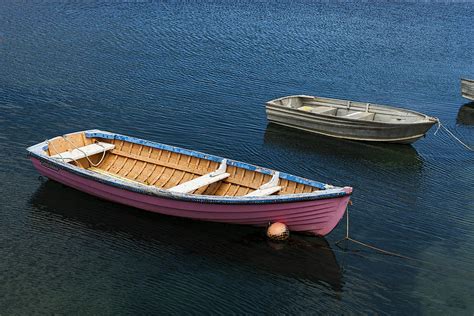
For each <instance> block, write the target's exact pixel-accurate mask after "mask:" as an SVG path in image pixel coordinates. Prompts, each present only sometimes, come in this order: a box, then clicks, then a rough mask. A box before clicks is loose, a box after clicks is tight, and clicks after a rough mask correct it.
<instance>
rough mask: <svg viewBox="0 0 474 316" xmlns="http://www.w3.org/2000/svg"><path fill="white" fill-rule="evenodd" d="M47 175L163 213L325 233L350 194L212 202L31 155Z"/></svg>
mask: <svg viewBox="0 0 474 316" xmlns="http://www.w3.org/2000/svg"><path fill="white" fill-rule="evenodd" d="M31 160H32V162H33V165H34V166H35V168H36V169H37V170H38V171H39V172H40V173H41V174H42V175H44V176H46V177H48V178H49V179H51V180H55V181H57V182H60V183H62V184H65V185H67V186H70V187H72V188H75V189H77V190H80V191H83V192H86V193H89V194H91V195H94V196H97V197H100V198H102V199H105V200H109V201H112V202H116V203H121V204H125V205H129V206H133V207H136V208H139V209H143V210H147V211H151V212H156V213H160V214H166V215H172V216H179V217H187V218H192V219H196V220H203V221H213V222H223V223H234V224H248V225H256V226H265V225H267V224H268V223H269V222H282V223H285V224H286V225H287V226H288V227H289V229H290V230H291V231H301V232H310V233H313V234H316V235H320V236H324V235H326V234H328V233H329V232H331V230H333V228H334V227H336V225H337V223H338V222H339V221H340V219H341V218H342V216H343V215H344V211H345V209H346V206H347V203H348V202H349V199H350V195H345V196H340V197H334V198H328V199H320V200H310V201H300V202H286V203H267V204H246V205H239V204H231V205H227V204H217V203H215V204H210V203H196V202H188V201H180V200H175V199H166V198H161V197H157V196H151V195H145V194H140V193H137V192H133V191H128V190H125V189H121V188H117V187H114V186H110V185H106V184H104V183H101V182H97V181H93V180H90V179H87V178H83V177H81V176H79V175H76V174H74V173H71V172H68V171H66V170H62V169H60V170H53V169H50V168H47V167H45V166H43V165H42V164H41V163H40V162H39V161H38V160H37V159H35V158H31Z"/></svg>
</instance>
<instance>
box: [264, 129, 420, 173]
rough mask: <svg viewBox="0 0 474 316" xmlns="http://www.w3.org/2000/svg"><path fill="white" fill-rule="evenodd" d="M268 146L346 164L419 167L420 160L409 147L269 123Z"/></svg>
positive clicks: (266, 143) (266, 138)
mask: <svg viewBox="0 0 474 316" xmlns="http://www.w3.org/2000/svg"><path fill="white" fill-rule="evenodd" d="M264 144H265V145H267V146H276V147H281V148H284V149H286V150H291V152H292V154H294V153H295V152H301V153H317V154H318V155H326V156H331V158H334V159H337V160H341V161H343V162H344V163H347V162H352V161H353V162H360V161H368V162H370V163H373V164H375V165H382V166H387V165H390V166H404V167H409V168H419V167H421V166H422V163H423V161H422V158H421V156H420V155H419V154H418V152H417V151H416V149H415V148H414V147H412V146H411V145H401V144H386V143H371V142H359V141H350V140H345V139H335V138H332V137H327V136H324V135H318V134H314V133H309V132H304V131H299V130H295V129H292V128H288V127H285V126H280V125H277V124H273V123H270V124H268V125H267V128H266V130H265V136H264Z"/></svg>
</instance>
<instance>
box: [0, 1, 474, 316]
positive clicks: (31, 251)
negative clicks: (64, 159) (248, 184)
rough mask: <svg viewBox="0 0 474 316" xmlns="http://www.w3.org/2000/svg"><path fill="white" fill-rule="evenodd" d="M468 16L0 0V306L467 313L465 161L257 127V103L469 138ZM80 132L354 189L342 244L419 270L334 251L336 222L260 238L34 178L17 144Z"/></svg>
mask: <svg viewBox="0 0 474 316" xmlns="http://www.w3.org/2000/svg"><path fill="white" fill-rule="evenodd" d="M473 16H474V5H473V4H472V3H448V4H443V3H420V4H417V3H412V2H410V3H388V2H380V3H372V2H371V3H364V4H357V3H319V2H310V1H298V2H296V1H255V2H254V1H206V2H204V1H188V2H181V1H179V2H178V1H166V2H163V1H160V2H149V1H70V2H68V1H22V2H18V1H2V2H0V148H1V151H0V161H1V163H0V183H1V185H0V188H1V191H0V205H1V207H0V210H1V213H0V216H1V219H0V258H1V259H0V314H2V315H3V314H5V315H11V314H23V315H25V314H32V313H44V314H52V313H55V314H66V313H80V314H110V315H115V314H132V313H133V314H137V313H139V314H145V313H172V314H174V313H176V314H178V313H192V314H194V313H221V314H229V313H237V314H244V313H245V314H250V313H268V314H270V313H272V314H289V313H291V314H316V313H317V314H327V313H329V314H349V313H355V314H366V313H377V314H385V313H388V314H404V315H407V314H422V313H424V314H457V315H463V314H464V315H472V314H473V312H474V298H473V297H474V296H473V293H474V229H473V228H474V202H473V198H474V190H473V188H472V183H473V179H474V159H473V154H472V152H468V151H466V150H465V149H463V147H462V146H461V145H459V144H457V143H455V142H453V141H452V139H451V138H449V137H448V136H447V134H446V133H443V132H442V131H440V132H439V133H438V134H437V135H433V132H434V129H433V130H432V131H430V133H429V134H428V136H427V138H425V139H423V140H420V141H419V142H417V143H415V144H414V145H413V146H397V145H390V146H388V145H387V146H376V145H371V144H363V143H354V142H348V141H337V140H333V139H328V138H325V137H318V136H314V135H310V134H306V133H303V132H299V131H294V130H290V129H286V128H281V127H278V126H273V125H269V126H267V122H266V119H265V112H264V102H265V101H267V100H269V99H272V98H276V97H279V96H284V95H289V94H312V95H320V96H327V97H336V98H343V99H352V100H361V101H366V102H372V103H382V104H389V105H396V106H401V107H406V108H409V109H413V110H416V111H420V112H423V113H426V114H429V115H431V116H436V117H439V118H440V119H441V121H442V122H444V124H445V125H446V126H447V127H448V128H449V129H450V130H452V131H453V133H454V134H455V135H456V136H457V137H459V138H461V139H462V140H464V141H465V142H466V143H468V144H470V145H471V146H473V145H474V128H473V125H470V124H473V123H474V122H472V119H469V113H467V112H466V111H469V109H471V110H472V106H465V107H463V108H461V107H462V106H463V105H464V104H465V103H466V100H464V99H462V98H461V96H460V82H459V79H460V78H461V77H470V78H473V77H474V55H473V52H474V33H473V32H472V21H473ZM466 109H467V110H466ZM458 112H459V114H458ZM466 113H467V114H466ZM471 118H472V116H471ZM89 128H100V129H104V130H110V131H114V132H120V133H123V134H127V135H132V136H136V137H140V138H144V139H149V140H153V141H158V142H163V143H167V144H173V145H178V146H183V147H186V148H190V149H195V150H200V151H204V152H209V153H212V154H216V155H220V156H225V157H230V158H233V159H238V160H242V161H247V162H250V163H254V164H258V165H263V166H266V167H270V168H274V169H279V170H282V171H286V172H289V173H293V174H297V175H301V176H304V177H307V178H311V179H315V180H320V181H323V182H328V183H333V184H336V185H352V186H353V187H354V188H355V191H354V196H353V201H354V205H353V206H352V207H351V235H352V236H353V237H354V238H357V239H360V240H363V241H366V242H370V243H373V244H375V245H377V246H379V247H382V248H384V249H387V250H390V251H393V252H397V253H400V254H403V255H405V256H408V257H411V258H414V259H416V260H405V259H401V258H396V257H390V256H386V255H381V254H378V253H375V252H373V251H370V250H366V249H363V248H360V247H358V246H357V245H354V244H350V245H349V248H350V249H351V250H358V251H357V252H344V251H343V250H341V249H340V248H338V247H336V246H335V242H336V241H337V240H339V239H341V238H342V237H343V236H344V234H345V227H344V224H343V223H341V224H340V225H339V226H338V227H337V228H336V229H335V230H334V231H333V232H332V233H331V234H330V235H329V236H328V237H327V238H326V239H319V238H310V237H304V236H292V237H291V240H290V241H289V242H288V243H287V244H284V245H273V244H271V243H268V242H267V241H266V240H265V239H264V238H263V235H262V231H261V229H258V228H253V227H241V226H232V225H224V224H213V223H200V222H194V221H189V220H184V219H177V218H170V217H166V216H160V215H154V214H148V213H145V212H143V211H140V210H136V209H131V208H128V207H124V206H120V205H116V204H112V203H108V202H105V201H101V200H99V199H96V198H93V197H90V196H88V195H86V194H83V193H81V192H78V191H75V190H72V189H69V188H67V187H63V186H61V185H59V184H57V183H54V182H51V181H45V180H39V179H38V176H37V173H36V172H35V170H34V169H33V167H32V166H31V164H30V163H29V161H28V160H27V159H26V153H25V150H24V149H25V148H26V147H27V146H29V145H32V144H34V143H37V142H40V141H43V140H45V139H46V138H50V137H52V136H56V135H59V134H64V133H66V132H71V131H77V130H84V129H89Z"/></svg>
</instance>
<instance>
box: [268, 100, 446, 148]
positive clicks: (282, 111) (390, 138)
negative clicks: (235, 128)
mask: <svg viewBox="0 0 474 316" xmlns="http://www.w3.org/2000/svg"><path fill="white" fill-rule="evenodd" d="M266 112H267V118H268V120H269V121H270V122H272V123H276V124H280V125H284V126H288V127H293V128H297V129H300V130H305V131H308V132H313V133H318V134H322V135H326V136H331V137H336V138H344V139H350V140H359V141H373V142H390V143H401V144H410V143H413V142H415V141H416V140H418V139H420V138H421V137H423V136H425V134H426V132H428V130H429V129H430V128H431V127H432V126H433V125H434V124H435V123H437V122H438V120H437V119H436V118H433V117H430V116H427V115H425V114H422V113H418V112H415V111H411V110H406V109H401V108H396V107H390V106H385V105H377V104H371V103H362V102H354V101H348V100H338V99H329V98H322V97H314V96H308V95H294V96H286V97H282V98H278V99H275V100H271V101H268V102H267V103H266Z"/></svg>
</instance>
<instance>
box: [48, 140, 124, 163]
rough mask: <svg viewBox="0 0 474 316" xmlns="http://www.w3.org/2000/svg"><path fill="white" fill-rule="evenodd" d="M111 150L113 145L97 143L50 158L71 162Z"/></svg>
mask: <svg viewBox="0 0 474 316" xmlns="http://www.w3.org/2000/svg"><path fill="white" fill-rule="evenodd" d="M113 148H115V145H113V144H109V143H103V142H99V143H97V144H90V145H86V146H82V147H78V148H74V149H72V150H71V151H66V152H62V153H58V154H56V155H53V156H51V158H55V159H58V160H61V161H63V162H71V161H75V160H79V159H82V158H85V157H89V156H92V155H95V154H99V153H103V152H104V151H108V150H112V149H113Z"/></svg>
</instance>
